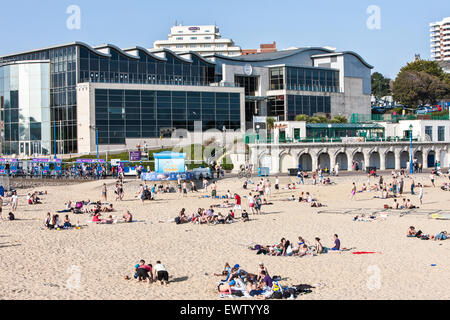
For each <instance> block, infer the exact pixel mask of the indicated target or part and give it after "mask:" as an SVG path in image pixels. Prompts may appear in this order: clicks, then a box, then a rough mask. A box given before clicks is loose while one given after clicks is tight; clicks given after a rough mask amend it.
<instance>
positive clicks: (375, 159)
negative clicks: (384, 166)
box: [369, 151, 381, 169]
mask: <svg viewBox="0 0 450 320" xmlns="http://www.w3.org/2000/svg"><path fill="white" fill-rule="evenodd" d="M369 167H375V168H377V169H380V167H381V161H380V153H379V152H378V151H374V152H372V153H371V154H370V157H369Z"/></svg>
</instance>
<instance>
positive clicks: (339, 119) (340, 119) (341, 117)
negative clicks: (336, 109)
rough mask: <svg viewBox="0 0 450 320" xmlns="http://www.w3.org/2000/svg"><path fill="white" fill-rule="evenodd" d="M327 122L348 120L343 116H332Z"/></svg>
mask: <svg viewBox="0 0 450 320" xmlns="http://www.w3.org/2000/svg"><path fill="white" fill-rule="evenodd" d="M329 123H348V120H347V118H346V117H345V116H334V117H333V119H331V120H330V121H329Z"/></svg>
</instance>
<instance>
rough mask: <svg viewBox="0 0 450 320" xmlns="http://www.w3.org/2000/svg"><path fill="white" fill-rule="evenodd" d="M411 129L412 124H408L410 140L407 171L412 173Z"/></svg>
mask: <svg viewBox="0 0 450 320" xmlns="http://www.w3.org/2000/svg"><path fill="white" fill-rule="evenodd" d="M412 129H413V126H412V124H410V125H409V141H410V145H409V149H410V151H409V154H410V157H409V173H411V174H413V173H414V167H413V144H412V132H413V131H412Z"/></svg>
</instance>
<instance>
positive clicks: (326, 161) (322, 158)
mask: <svg viewBox="0 0 450 320" xmlns="http://www.w3.org/2000/svg"><path fill="white" fill-rule="evenodd" d="M318 165H319V168H320V169H325V168H328V171H329V170H330V155H329V154H328V153H321V154H320V155H319V160H318Z"/></svg>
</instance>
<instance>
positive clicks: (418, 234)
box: [406, 226, 450, 241]
mask: <svg viewBox="0 0 450 320" xmlns="http://www.w3.org/2000/svg"><path fill="white" fill-rule="evenodd" d="M406 236H407V237H408V238H419V239H421V240H430V239H431V240H435V241H436V240H447V239H450V235H449V234H448V233H447V231H441V232H439V233H438V234H436V235H429V234H424V233H423V232H422V230H416V228H415V227H414V226H410V227H409V228H408V231H407V233H406Z"/></svg>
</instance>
